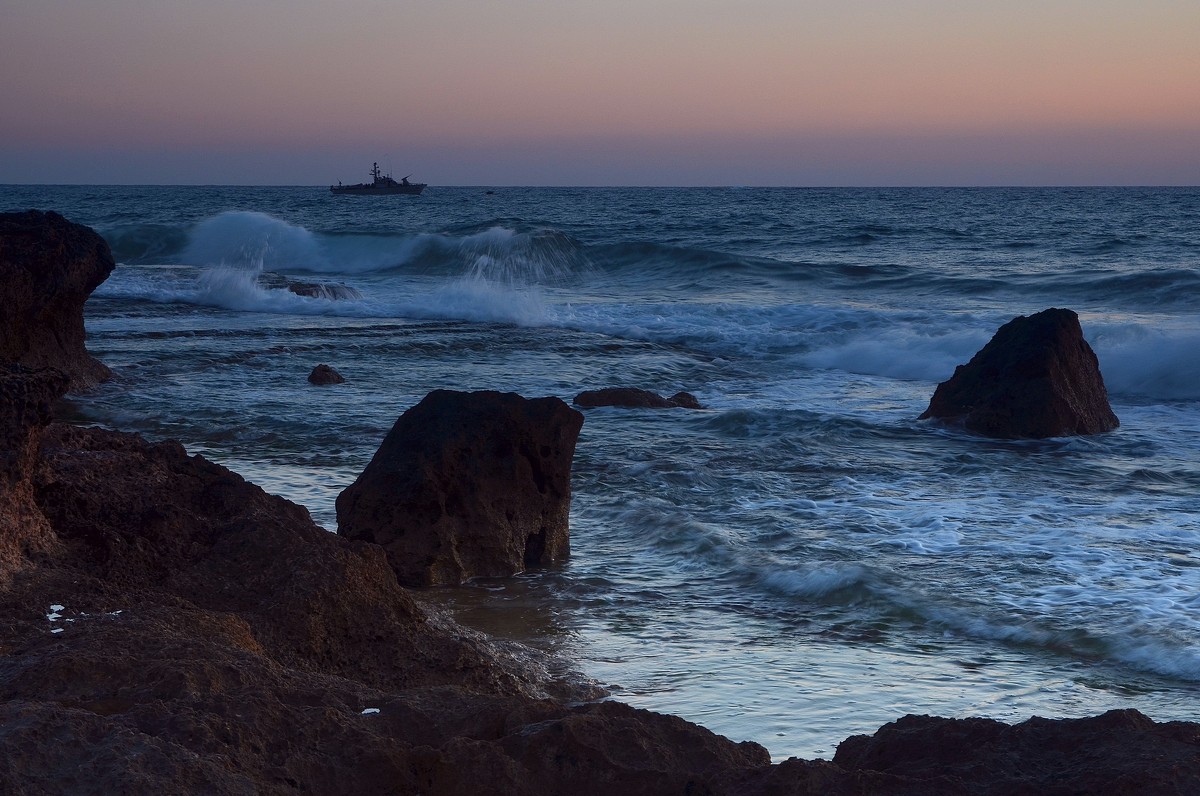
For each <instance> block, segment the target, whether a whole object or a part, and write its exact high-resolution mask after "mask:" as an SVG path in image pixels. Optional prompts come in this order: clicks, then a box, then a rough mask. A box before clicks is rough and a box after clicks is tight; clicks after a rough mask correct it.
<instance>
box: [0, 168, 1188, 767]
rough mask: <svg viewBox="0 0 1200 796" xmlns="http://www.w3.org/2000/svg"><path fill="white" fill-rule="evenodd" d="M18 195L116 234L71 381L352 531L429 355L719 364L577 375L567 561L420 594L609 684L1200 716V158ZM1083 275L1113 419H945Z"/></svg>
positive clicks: (745, 708) (810, 753) (454, 364)
mask: <svg viewBox="0 0 1200 796" xmlns="http://www.w3.org/2000/svg"><path fill="white" fill-rule="evenodd" d="M27 208H39V209H52V210H56V211H58V212H61V213H63V214H64V215H66V216H67V217H68V218H70V219H72V220H74V221H78V222H81V223H84V224H88V225H90V226H92V227H94V228H95V229H97V230H98V231H99V232H100V233H101V234H102V235H104V237H105V238H106V239H107V240H108V241H109V243H110V244H111V246H112V248H113V251H114V254H115V256H116V259H117V261H118V263H119V266H118V268H117V270H116V271H115V272H114V273H113V275H112V276H111V277H110V278H109V280H108V281H107V282H106V283H105V284H103V285H102V286H101V287H100V288H99V290H98V291H97V292H96V293H95V295H94V296H93V297H92V299H91V300H90V301H89V303H88V306H87V309H86V319H87V327H88V333H89V347H90V348H91V350H92V351H93V353H95V354H96V355H97V356H98V357H99V358H101V359H102V360H103V361H105V362H106V363H108V364H109V365H110V366H111V367H113V369H114V371H115V378H114V379H113V380H112V381H111V382H110V383H108V384H106V385H104V386H103V387H102V388H101V389H100V390H98V391H97V392H95V393H92V394H89V395H86V396H77V397H75V398H74V399H73V400H72V402H71V405H70V411H71V412H72V414H73V416H74V418H75V419H76V420H78V421H79V422H86V423H94V424H101V425H105V426H111V427H115V428H120V429H125V430H132V431H137V432H140V433H142V434H144V435H146V436H148V437H151V438H164V437H172V438H175V439H178V440H180V441H181V442H182V443H183V444H184V445H185V446H186V447H187V448H188V450H189V451H191V452H193V453H202V454H204V455H205V456H207V457H209V458H211V459H213V460H215V461H218V462H220V463H222V464H225V465H227V466H229V467H231V468H233V469H235V470H237V471H239V472H241V473H242V474H243V475H245V476H246V477H247V478H248V479H250V480H252V481H254V482H256V483H258V484H260V485H261V486H263V487H264V488H266V489H268V490H270V491H273V492H276V493H278V494H281V495H283V496H285V497H287V498H289V499H291V500H293V501H296V502H298V503H301V504H303V505H305V506H307V507H308V509H309V510H310V511H311V513H312V515H313V517H314V518H315V519H316V520H317V522H319V523H321V524H322V525H324V526H325V527H326V528H328V529H330V530H331V531H332V530H334V529H335V528H336V519H335V516H334V510H333V505H334V499H335V498H336V496H337V494H338V492H340V491H341V489H343V488H344V487H345V486H347V485H348V484H349V483H350V482H351V481H352V480H353V479H354V478H355V477H356V476H357V474H358V473H359V472H360V471H361V470H362V468H363V467H364V466H365V465H366V463H367V461H368V460H369V459H370V457H371V456H372V454H373V453H374V451H375V449H376V448H377V447H378V445H379V442H380V441H381V439H382V437H383V435H384V434H385V433H386V431H387V430H388V429H389V428H390V427H391V425H392V423H393V422H394V421H395V419H396V417H397V416H398V415H399V414H400V413H402V412H403V411H404V410H405V409H406V408H408V407H410V406H412V405H413V404H414V403H416V402H417V401H418V400H420V398H421V397H423V396H424V395H425V394H426V393H427V392H429V391H430V390H433V389H438V388H451V389H460V390H474V389H496V390H512V391H516V392H519V393H521V394H523V395H526V396H530V397H534V396H543V395H556V396H559V397H561V398H563V399H564V400H567V401H570V399H571V398H572V397H573V396H574V395H576V394H577V393H578V392H580V391H582V390H584V389H593V388H599V387H605V386H612V385H632V386H638V387H644V388H648V389H652V390H655V391H657V392H660V393H664V394H670V393H674V392H676V391H678V390H687V391H689V392H692V393H694V394H695V395H696V396H697V397H698V398H699V399H700V401H701V402H702V403H703V404H704V405H705V407H706V408H705V409H704V410H702V411H686V410H669V411H649V410H621V409H593V410H588V411H587V412H586V417H587V419H586V422H585V424H584V427H583V431H582V433H581V435H580V439H579V445H578V448H577V452H576V456H575V464H574V473H573V489H574V500H573V503H572V509H571V529H572V548H573V554H572V558H571V560H570V561H569V562H567V563H566V564H564V565H563V566H561V567H556V568H554V569H549V570H541V571H534V572H528V573H525V574H523V575H521V576H519V577H515V578H510V579H498V580H487V581H479V582H473V583H470V584H468V585H466V586H464V587H461V588H445V589H435V590H431V591H430V592H429V596H430V597H431V598H432V599H433V600H435V601H437V602H440V603H442V604H445V605H447V606H448V607H450V608H451V609H452V610H453V611H455V613H456V614H457V615H458V616H459V617H460V619H461V620H462V621H464V622H466V623H468V624H472V625H475V626H478V627H482V628H484V629H486V630H489V631H491V632H494V633H498V634H501V635H504V636H507V637H512V638H519V639H522V640H524V641H527V642H529V643H531V644H534V645H537V646H540V647H543V648H546V649H552V650H555V651H557V652H560V653H562V654H563V655H564V656H566V657H567V659H569V660H570V661H572V662H573V665H574V666H575V667H576V668H577V669H578V671H579V672H580V673H582V674H583V675H584V676H587V677H590V678H593V679H595V680H596V681H598V682H600V683H602V684H604V685H606V686H608V687H609V688H610V689H611V690H612V692H613V694H614V696H615V697H617V698H619V699H622V700H624V701H626V702H629V703H631V704H634V705H637V706H641V707H647V708H652V709H656V710H662V711H668V712H672V713H676V714H679V715H682V716H684V717H685V718H688V719H691V720H693V721H697V722H699V723H701V724H704V725H705V726H707V727H709V728H711V729H713V730H714V731H717V732H720V733H722V734H724V735H727V736H729V737H731V738H734V739H737V740H746V739H749V740H755V741H758V742H760V743H762V744H764V745H765V746H767V748H768V749H770V750H771V752H772V754H773V755H774V756H775V757H776V758H784V757H788V756H791V755H799V756H804V757H825V758H828V757H830V756H831V755H832V753H833V751H834V749H835V748H836V744H837V742H838V741H840V740H841V739H843V738H845V737H846V736H848V735H851V734H854V733H863V732H872V731H874V730H875V729H876V728H877V727H879V726H880V725H881V724H883V723H886V722H888V721H890V720H893V719H895V718H897V717H899V716H901V715H903V714H905V713H929V714H937V715H945V716H990V717H994V718H998V719H1002V720H1005V721H1020V720H1024V719H1025V718H1028V717H1029V716H1031V715H1041V716H1052V717H1061V716H1082V715H1090V714H1094V713H1097V712H1100V711H1103V710H1106V709H1109V708H1118V707H1121V708H1123V707H1131V708H1137V709H1138V710H1141V711H1143V712H1144V713H1146V714H1148V715H1150V716H1151V717H1152V718H1155V719H1157V720H1168V719H1188V720H1200V464H1198V461H1200V434H1198V431H1200V190H1197V189H1149V188H1148V189H1127V188H1126V189H886V190H884V189H880V190H869V189H855V190H834V189H828V190H825V189H821V190H818V189H795V190H791V189H732V188H731V189H717V190H713V189H671V190H668V189H624V188H622V189H537V188H495V189H490V190H489V189H484V188H439V187H437V186H433V187H430V188H429V189H427V190H426V192H425V193H424V194H423V195H422V196H419V197H404V196H398V197H388V198H383V199H379V198H376V199H364V198H355V197H334V196H331V195H330V194H329V193H328V191H327V190H326V189H325V188H323V187H289V188H230V187H127V186H122V187H96V186H0V209H4V210H22V209H27ZM289 281H303V282H319V283H326V284H332V285H342V286H346V287H350V288H353V289H355V290H356V291H358V293H359V294H360V295H361V297H359V298H348V299H341V300H330V299H324V298H306V297H301V296H298V295H295V294H293V293H291V292H289V291H287V290H286V289H285V287H284V286H285V285H286V284H287V283H288V282H289ZM1055 306H1059V307H1068V308H1071V309H1073V310H1075V311H1076V312H1078V313H1079V315H1080V319H1081V322H1082V324H1083V328H1084V332H1085V334H1086V336H1087V338H1088V340H1089V341H1090V342H1091V344H1092V346H1093V348H1094V349H1095V350H1096V353H1097V355H1098V357H1099V359H1100V365H1101V370H1102V372H1103V375H1104V378H1105V380H1106V382H1107V385H1108V388H1109V392H1110V398H1111V401H1112V403H1113V408H1114V411H1115V412H1116V413H1117V415H1118V417H1119V418H1120V419H1121V427H1120V429H1118V430H1117V431H1115V432H1112V433H1109V434H1104V435H1099V436H1094V437H1087V438H1073V439H1053V440H1045V441H1011V442H1009V441H993V440H986V439H982V438H979V437H975V436H972V435H970V434H967V433H964V432H962V431H958V430H953V429H948V428H945V427H942V426H939V425H937V424H934V423H928V422H918V421H917V420H916V417H917V416H918V415H919V414H920V413H921V412H922V411H923V410H924V409H925V407H926V405H927V404H928V401H929V397H930V396H931V394H932V392H933V389H934V387H935V386H936V384H937V383H938V382H939V381H942V380H944V379H946V378H948V377H949V376H950V374H951V373H952V372H953V370H954V367H955V365H957V364H961V363H963V362H966V361H967V360H968V359H969V358H970V357H971V356H972V355H973V354H974V352H975V351H977V350H978V349H979V348H980V347H981V346H982V345H983V344H984V343H986V342H987V340H988V339H989V338H990V337H991V335H992V334H993V333H994V332H995V330H996V329H997V328H998V327H999V326H1000V325H1001V324H1002V323H1004V322H1006V321H1008V320H1010V319H1011V318H1013V317H1015V316H1017V315H1023V314H1030V313H1033V312H1037V311H1039V310H1042V309H1046V308H1048V307H1055ZM321 362H324V363H328V364H330V365H333V366H334V367H335V368H337V369H338V370H339V371H340V372H341V373H342V374H343V375H344V376H345V377H346V378H347V383H346V384H344V385H340V386H337V387H333V388H316V387H312V386H311V385H309V384H308V383H307V382H306V376H307V374H308V372H309V371H310V370H311V369H312V367H313V366H314V365H316V364H318V363H321Z"/></svg>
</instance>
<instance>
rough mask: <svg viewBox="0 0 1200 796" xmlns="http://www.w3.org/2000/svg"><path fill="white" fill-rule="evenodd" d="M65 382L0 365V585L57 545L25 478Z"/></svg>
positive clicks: (50, 373) (57, 375) (45, 372)
mask: <svg viewBox="0 0 1200 796" xmlns="http://www.w3.org/2000/svg"><path fill="white" fill-rule="evenodd" d="M67 383H68V379H67V377H66V375H65V374H63V373H62V372H61V371H58V370H54V369H52V368H41V369H37V370H33V369H30V368H25V367H22V366H20V365H0V582H3V581H5V580H7V579H8V577H9V576H11V575H12V574H13V573H14V572H15V571H16V570H18V569H19V568H21V566H22V565H23V564H24V563H25V561H26V559H27V558H28V557H29V556H31V555H37V554H41V553H45V552H47V551H49V550H52V549H54V548H55V546H56V545H55V539H54V535H53V533H52V531H51V530H50V527H49V525H48V524H47V523H46V521H45V518H44V517H43V516H42V515H41V512H40V511H39V510H38V508H37V505H36V504H35V503H34V500H33V487H32V485H31V483H30V480H29V478H30V475H31V474H32V472H33V469H34V466H35V463H36V454H37V449H38V444H39V443H40V441H41V433H42V429H43V428H44V427H45V426H46V425H47V424H49V422H50V419H51V416H52V410H51V406H52V405H53V403H54V401H56V400H58V398H59V397H61V396H62V394H63V393H64V392H65V391H66V389H67Z"/></svg>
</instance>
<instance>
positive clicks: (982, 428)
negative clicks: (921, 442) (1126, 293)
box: [919, 309, 1120, 439]
mask: <svg viewBox="0 0 1200 796" xmlns="http://www.w3.org/2000/svg"><path fill="white" fill-rule="evenodd" d="M930 417H934V418H940V419H944V420H950V421H953V422H959V423H962V424H963V425H964V426H965V427H966V428H968V429H970V430H971V431H975V432H977V433H979V434H983V435H985V436H988V437H996V438H1001V439H1016V438H1044V437H1059V436H1066V435H1071V434H1098V433H1100V432H1102V431H1111V430H1112V429H1114V428H1116V427H1117V426H1118V425H1120V422H1119V421H1118V420H1117V416H1116V415H1114V414H1113V412H1112V408H1111V407H1110V406H1109V403H1108V392H1107V390H1105V388H1104V379H1103V378H1102V377H1101V375H1100V366H1099V363H1098V361H1097V359H1096V355H1095V353H1093V351H1092V348H1091V346H1089V345H1088V344H1087V341H1086V340H1084V339H1083V330H1082V329H1081V328H1080V326H1079V318H1078V316H1077V315H1076V314H1075V313H1074V312H1072V311H1071V310H1064V309H1049V310H1044V311H1043V312H1039V313H1037V314H1036V315H1031V316H1029V317H1025V316H1020V317H1017V318H1014V319H1013V320H1011V321H1009V322H1008V323H1006V324H1004V325H1003V326H1001V327H1000V329H999V330H998V331H997V332H996V334H995V336H994V337H993V338H992V339H991V341H990V342H989V343H988V344H987V345H985V346H984V347H983V348H982V349H980V351H979V353H977V354H976V355H975V356H974V357H973V358H972V359H971V361H970V362H968V363H967V364H966V365H959V366H958V367H957V368H955V370H954V375H953V376H952V377H951V378H950V379H949V380H948V381H944V382H942V383H941V384H939V385H938V387H937V390H936V391H935V392H934V394H933V398H932V400H930V402H929V408H928V409H926V410H925V412H924V413H923V414H922V415H921V417H920V418H919V419H922V420H923V419H926V418H930Z"/></svg>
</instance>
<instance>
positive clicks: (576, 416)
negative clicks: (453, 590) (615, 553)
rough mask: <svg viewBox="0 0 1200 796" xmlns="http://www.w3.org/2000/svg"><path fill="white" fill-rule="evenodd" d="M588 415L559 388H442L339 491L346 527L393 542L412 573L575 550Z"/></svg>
mask: <svg viewBox="0 0 1200 796" xmlns="http://www.w3.org/2000/svg"><path fill="white" fill-rule="evenodd" d="M582 425H583V415H581V414H580V413H579V412H576V411H575V410H573V409H571V408H570V407H569V406H567V405H566V404H565V403H563V402H562V401H560V400H559V399H557V398H536V399H526V398H523V397H521V396H520V395H517V394H516V393H498V392H473V393H465V392H454V391H450V390H436V391H434V392H431V393H430V394H429V395H427V396H426V397H425V398H424V399H423V400H422V401H421V402H420V403H418V404H417V405H416V406H414V407H413V408H411V409H409V410H408V411H407V412H405V413H404V414H403V415H401V416H400V418H399V419H398V420H397V421H396V424H395V425H394V426H393V427H392V430H391V431H390V432H388V434H387V437H386V438H385V439H384V441H383V444H382V445H381V446H380V448H379V450H378V451H377V452H376V453H375V456H374V458H372V459H371V462H370V464H368V465H367V467H366V469H365V470H363V472H362V474H361V475H360V476H359V477H358V479H357V480H356V481H355V482H354V483H353V484H352V485H350V486H349V487H348V488H347V489H346V490H345V491H343V492H342V493H341V495H339V496H338V499H337V517H338V533H339V534H341V535H342V536H345V537H347V538H350V539H356V540H362V541H368V542H373V543H375V544H379V545H382V546H383V548H384V549H385V550H386V551H387V556H388V560H389V561H390V562H391V565H392V568H393V569H394V570H395V572H396V576H397V577H398V578H399V579H400V582H401V583H404V584H409V585H431V584H441V583H460V582H462V581H464V580H466V579H468V578H473V577H476V576H507V575H513V574H515V573H518V572H521V571H522V570H524V569H526V568H527V567H531V566H539V565H543V564H547V563H549V562H551V561H554V560H561V559H564V558H566V556H567V554H568V552H569V548H570V541H569V531H568V525H567V513H568V510H569V508H570V503H571V460H572V457H573V456H574V454H575V442H576V439H577V437H578V435H579V429H580V428H581V426H582Z"/></svg>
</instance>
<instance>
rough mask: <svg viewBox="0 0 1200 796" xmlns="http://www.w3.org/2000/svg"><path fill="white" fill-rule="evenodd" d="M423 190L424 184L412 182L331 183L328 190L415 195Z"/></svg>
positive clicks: (369, 193)
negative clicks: (395, 183) (399, 183)
mask: <svg viewBox="0 0 1200 796" xmlns="http://www.w3.org/2000/svg"><path fill="white" fill-rule="evenodd" d="M423 190H425V184H424V183H419V182H414V183H411V184H409V185H390V186H387V187H385V188H377V187H375V186H374V185H331V186H330V187H329V192H330V193H332V194H336V195H338V196H394V195H396V194H409V195H416V194H419V193H421V191H423Z"/></svg>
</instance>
